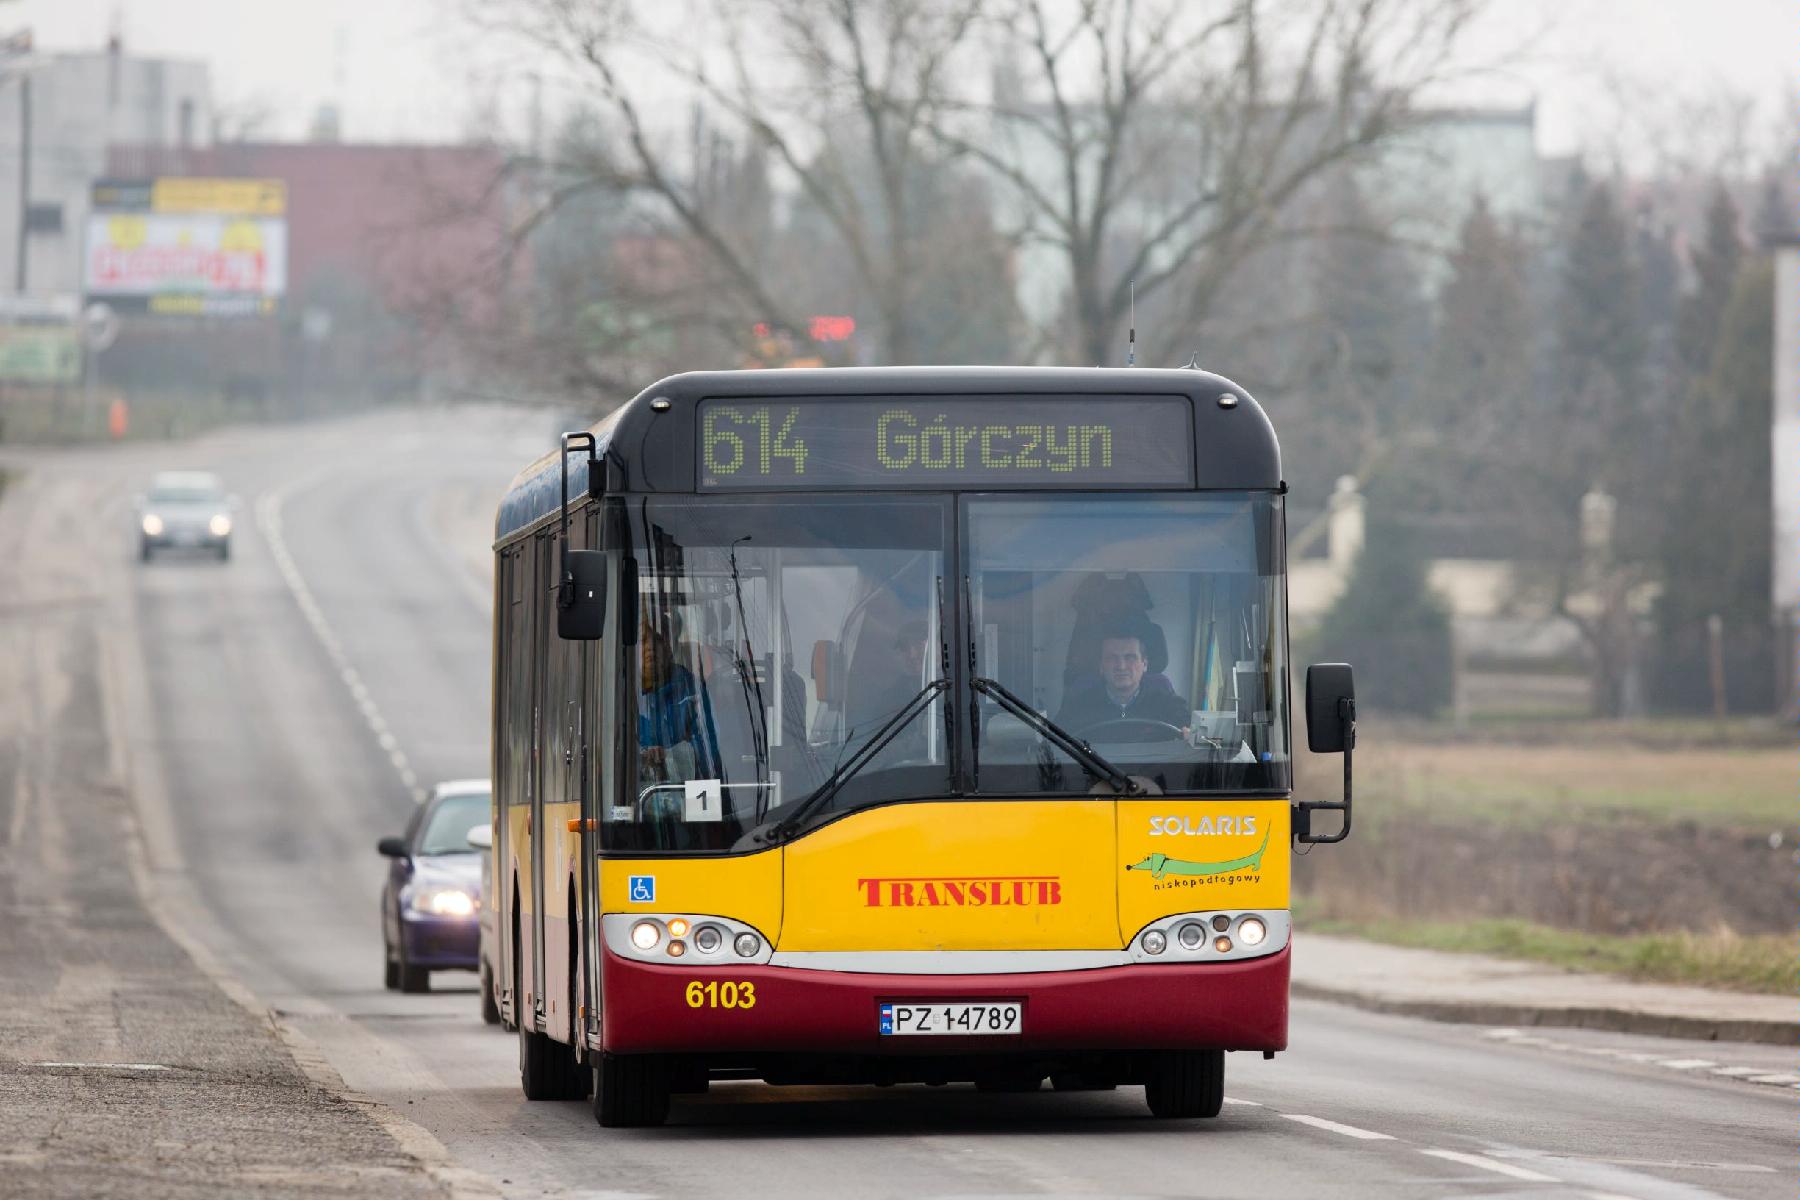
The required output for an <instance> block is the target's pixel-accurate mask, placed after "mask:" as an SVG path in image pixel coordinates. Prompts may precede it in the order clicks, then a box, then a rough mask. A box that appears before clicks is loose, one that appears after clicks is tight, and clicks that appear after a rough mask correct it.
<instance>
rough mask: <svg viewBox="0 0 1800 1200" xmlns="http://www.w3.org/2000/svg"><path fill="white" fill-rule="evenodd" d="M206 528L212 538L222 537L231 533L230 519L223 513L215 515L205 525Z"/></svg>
mask: <svg viewBox="0 0 1800 1200" xmlns="http://www.w3.org/2000/svg"><path fill="white" fill-rule="evenodd" d="M206 528H207V529H208V530H209V531H211V533H212V535H213V536H214V537H224V536H225V535H226V534H228V533H230V532H231V518H230V517H228V516H226V515H225V514H224V513H216V514H214V516H213V519H212V520H210V521H208V522H207V523H206Z"/></svg>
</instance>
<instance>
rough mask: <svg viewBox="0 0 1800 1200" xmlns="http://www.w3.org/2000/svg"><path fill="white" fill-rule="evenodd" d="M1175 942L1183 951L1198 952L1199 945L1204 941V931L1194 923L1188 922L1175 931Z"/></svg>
mask: <svg viewBox="0 0 1800 1200" xmlns="http://www.w3.org/2000/svg"><path fill="white" fill-rule="evenodd" d="M1175 940H1176V941H1178V942H1180V943H1181V948H1182V949H1183V950H1198V949H1199V948H1200V944H1201V943H1202V942H1204V941H1206V930H1204V929H1202V928H1200V926H1199V925H1198V924H1197V923H1196V922H1193V921H1189V922H1188V923H1187V924H1185V925H1183V926H1182V927H1181V928H1180V929H1177V930H1176V931H1175Z"/></svg>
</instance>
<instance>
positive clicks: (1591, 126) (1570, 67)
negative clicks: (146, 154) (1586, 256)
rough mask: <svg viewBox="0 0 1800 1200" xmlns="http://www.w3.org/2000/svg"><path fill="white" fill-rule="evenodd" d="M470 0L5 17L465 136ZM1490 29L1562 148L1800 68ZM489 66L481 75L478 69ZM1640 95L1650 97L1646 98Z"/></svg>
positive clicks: (1760, 35)
mask: <svg viewBox="0 0 1800 1200" xmlns="http://www.w3.org/2000/svg"><path fill="white" fill-rule="evenodd" d="M458 7H459V0H306V3H303V4H302V3H280V2H276V0H0V33H5V32H7V31H10V30H12V29H16V28H18V27H21V26H28V27H30V28H32V29H33V30H34V32H35V33H36V35H37V42H38V45H39V47H40V48H41V49H45V50H60V49H80V48H90V47H97V46H99V45H101V44H102V43H103V42H104V40H105V38H106V35H107V32H108V30H109V29H110V28H111V26H112V24H113V22H114V21H115V20H117V21H118V22H119V24H120V25H121V27H122V30H123V33H124V37H125V44H126V47H127V49H128V51H129V52H132V53H136V54H143V55H152V56H169V57H183V58H199V59H204V60H206V61H207V62H209V63H210V64H211V66H212V71H213V81H214V92H215V96H216V98H217V99H218V100H219V101H221V102H222V103H224V104H226V105H230V106H234V107H240V108H241V107H244V106H247V105H250V104H252V103H255V104H258V105H261V106H264V107H267V108H268V109H269V110H270V111H271V112H272V114H273V117H274V119H273V121H272V123H271V125H270V127H269V128H268V130H267V133H268V135H270V136H277V137H299V136H301V135H303V134H304V132H305V130H306V128H307V125H308V123H309V121H310V119H311V116H312V114H313V112H314V111H315V110H316V109H317V108H318V106H319V105H320V104H322V103H326V102H331V101H336V102H338V103H339V104H340V105H341V108H342V111H343V116H344V133H345V136H346V137H347V138H350V139H353V140H358V141H379V140H429V141H444V140H455V139H458V138H460V137H462V136H464V135H466V134H467V133H468V132H470V131H471V130H472V129H475V128H478V127H479V125H478V122H477V119H476V117H475V115H474V114H475V113H477V112H478V111H480V110H481V109H482V108H483V107H484V106H483V104H482V103H481V97H482V96H483V95H484V94H485V95H486V96H488V97H489V98H490V99H491V101H492V102H494V103H497V104H498V106H499V107H500V109H501V111H502V112H504V113H506V114H507V115H508V117H509V119H510V120H511V121H513V122H514V123H515V128H514V129H513V130H511V131H510V132H513V133H519V132H522V123H523V119H524V116H523V114H524V113H525V112H526V111H527V110H528V107H529V103H530V101H529V95H530V91H529V88H530V85H529V84H528V83H527V82H526V80H525V77H524V76H525V68H524V67H522V66H520V65H519V64H517V61H516V60H514V61H513V62H512V63H511V64H507V63H503V62H501V61H500V60H499V59H497V58H496V57H495V55H494V54H493V52H492V51H491V50H490V49H488V48H487V47H484V45H483V43H482V42H481V41H480V39H478V38H477V37H475V36H473V35H471V34H469V33H468V32H467V31H466V28H465V27H463V26H460V25H459V24H457V23H456V22H455V21H454V20H453V19H452V18H451V17H449V16H448V15H447V14H452V13H454V12H455V11H456V10H457V8H458ZM1496 10H1497V11H1498V12H1500V13H1501V14H1502V16H1501V18H1500V20H1499V21H1498V22H1496V23H1495V24H1494V27H1493V28H1491V29H1490V30H1488V31H1487V32H1486V33H1484V34H1483V35H1482V39H1483V42H1484V43H1486V44H1488V45H1492V46H1495V47H1498V46H1499V45H1501V44H1503V43H1507V44H1510V43H1511V42H1512V41H1515V40H1516V39H1517V38H1518V37H1519V36H1520V35H1521V34H1522V33H1523V31H1525V30H1528V29H1537V28H1543V27H1547V28H1548V30H1549V32H1548V33H1547V35H1545V36H1544V37H1543V38H1542V40H1540V41H1539V42H1538V43H1537V44H1536V46H1535V47H1534V50H1533V53H1532V56H1531V58H1530V59H1529V60H1528V61H1527V62H1526V63H1524V64H1523V65H1522V66H1520V67H1519V68H1517V69H1515V70H1514V71H1512V72H1511V75H1510V78H1509V79H1507V80H1506V81H1504V83H1501V84H1496V85H1495V86H1496V87H1497V88H1500V89H1502V90H1500V91H1496V92H1495V97H1496V98H1500V97H1501V96H1504V97H1505V98H1508V99H1513V98H1524V97H1526V96H1535V98H1536V99H1537V101H1538V115H1539V127H1538V128H1539V143H1540V148H1541V149H1542V150H1543V151H1544V152H1546V153H1551V154H1562V153H1569V152H1572V151H1577V150H1582V149H1595V148H1597V147H1599V146H1602V145H1604V144H1606V143H1607V142H1608V141H1609V140H1614V141H1616V140H1617V136H1618V131H1619V127H1620V125H1621V123H1622V122H1629V120H1630V118H1631V113H1630V112H1626V113H1621V111H1620V108H1619V106H1618V104H1617V103H1616V102H1615V101H1614V100H1612V99H1610V98H1609V97H1610V96H1611V94H1612V93H1611V92H1610V91H1609V89H1608V87H1607V86H1605V79H1603V78H1602V77H1606V78H1607V79H1615V78H1616V79H1620V80H1623V81H1625V82H1627V83H1629V84H1630V85H1632V86H1633V87H1634V88H1635V89H1636V95H1638V97H1639V98H1640V99H1639V102H1638V103H1639V104H1642V103H1645V102H1648V103H1650V104H1652V106H1654V105H1655V104H1657V103H1664V102H1668V103H1672V102H1673V101H1672V98H1673V97H1676V96H1697V95H1704V94H1707V93H1709V92H1716V91H1718V90H1720V89H1722V88H1729V89H1732V90H1736V91H1739V92H1743V93H1746V94H1751V95H1754V96H1756V97H1758V98H1759V99H1760V102H1761V103H1762V105H1763V117H1764V120H1765V122H1766V123H1767V125H1768V126H1769V127H1770V128H1771V129H1773V128H1774V125H1775V122H1776V121H1777V120H1778V119H1779V106H1780V104H1781V102H1782V100H1783V97H1784V96H1790V97H1791V96H1793V95H1795V94H1797V93H1796V83H1795V82H1794V81H1795V80H1796V78H1797V77H1800V4H1796V3H1794V0H1499V3H1498V4H1497V5H1496ZM472 78H473V79H475V80H476V82H475V83H474V85H473V87H471V83H470V81H471V79H472ZM1633 107H1634V108H1635V107H1638V104H1634V106H1633Z"/></svg>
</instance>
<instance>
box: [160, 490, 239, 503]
mask: <svg viewBox="0 0 1800 1200" xmlns="http://www.w3.org/2000/svg"><path fill="white" fill-rule="evenodd" d="M220 495H221V494H220V492H219V491H218V490H217V489H214V488H207V487H159V488H156V489H154V490H152V491H151V493H150V502H151V503H152V504H217V503H218V502H219V499H220Z"/></svg>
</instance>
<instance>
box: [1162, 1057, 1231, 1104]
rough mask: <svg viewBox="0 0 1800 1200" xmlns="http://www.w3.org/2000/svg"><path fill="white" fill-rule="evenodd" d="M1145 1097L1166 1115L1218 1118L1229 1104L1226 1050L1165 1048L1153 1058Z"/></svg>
mask: <svg viewBox="0 0 1800 1200" xmlns="http://www.w3.org/2000/svg"><path fill="white" fill-rule="evenodd" d="M1144 1100H1145V1101H1146V1102H1147V1103H1148V1104H1149V1105H1150V1111H1151V1112H1152V1113H1154V1114H1155V1115H1156V1116H1159V1117H1163V1118H1177V1119H1179V1118H1193V1117H1216V1116H1218V1115H1219V1109H1220V1108H1222V1107H1223V1106H1224V1104H1225V1052H1224V1051H1223V1050H1163V1051H1160V1052H1158V1053H1156V1054H1155V1055H1153V1056H1152V1057H1151V1060H1150V1070H1149V1074H1148V1077H1147V1078H1146V1079H1145V1080H1144Z"/></svg>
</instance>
